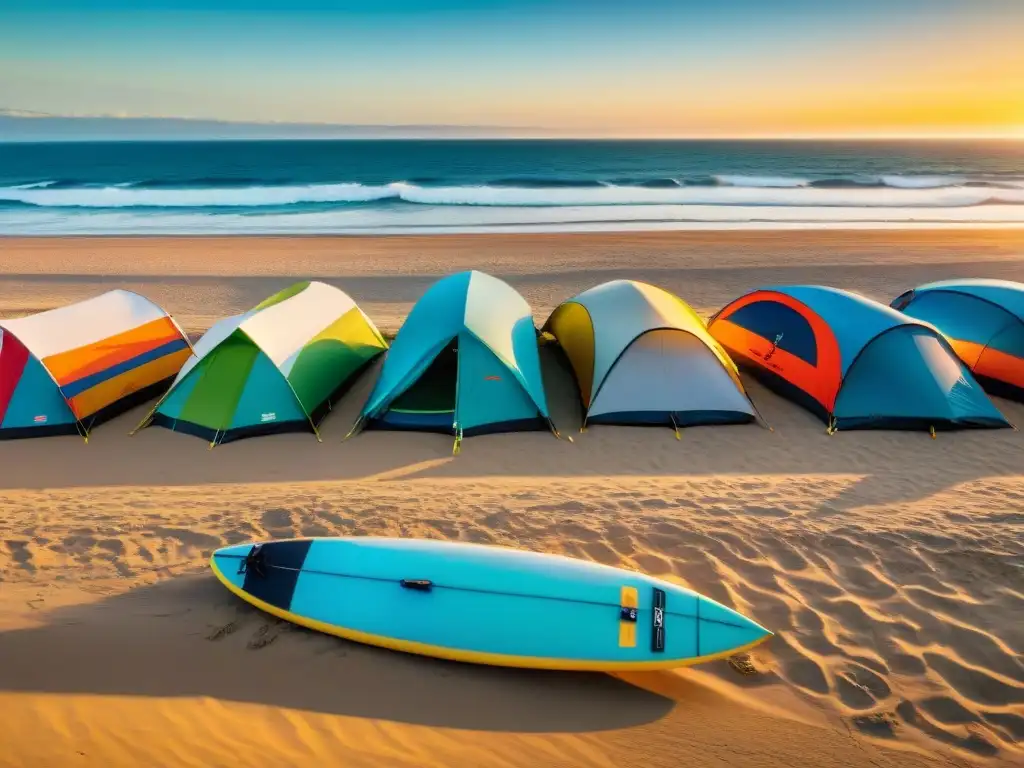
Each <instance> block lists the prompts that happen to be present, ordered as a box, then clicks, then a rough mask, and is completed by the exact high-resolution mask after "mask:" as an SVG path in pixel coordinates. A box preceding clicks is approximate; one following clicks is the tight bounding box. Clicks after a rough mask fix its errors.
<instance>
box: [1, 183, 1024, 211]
mask: <svg viewBox="0 0 1024 768" xmlns="http://www.w3.org/2000/svg"><path fill="white" fill-rule="evenodd" d="M195 181H202V182H205V183H204V184H196V185H195V186H172V185H171V184H169V183H168V182H160V183H154V182H129V183H125V184H116V185H115V184H110V185H106V186H86V185H82V184H78V185H70V184H68V183H67V182H66V181H61V180H56V181H45V182H34V183H27V184H21V185H18V186H10V187H4V188H0V205H2V204H8V205H10V204H20V205H25V206H36V207H42V208H107V209H115V208H193V209H209V208H214V209H215V208H233V209H240V208H248V209H261V208H281V207H288V206H303V205H307V206H308V205H318V206H322V205H328V206H341V205H350V204H359V203H374V202H387V201H396V202H405V203H410V204H415V205H432V206H501V207H517V208H518V207H560V206H642V205H686V206H694V205H700V206H719V205H725V206H778V207H853V208H890V207H894V208H895V207H898V208H935V207H942V208H962V207H970V206H978V205H988V204H1004V205H1024V181H1021V180H1012V181H1011V180H1001V181H999V182H992V181H975V182H973V183H971V184H965V183H958V182H960V180H958V179H954V178H952V177H924V176H920V177H907V176H899V177H893V176H884V177H880V178H879V180H877V181H876V180H871V179H862V180H861V181H858V180H856V179H852V178H851V179H845V180H840V179H831V180H829V179H820V180H816V181H812V180H807V179H797V178H787V177H754V176H717V177H714V181H713V183H706V182H705V183H697V182H695V183H690V182H685V181H677V180H674V179H660V180H658V179H655V180H646V181H635V182H633V183H631V184H617V183H613V182H599V183H594V182H575V183H574V182H571V181H564V182H561V183H553V182H555V181H556V180H542V179H535V180H531V181H526V182H525V183H523V180H520V181H519V183H516V180H514V179H502V180H497V181H496V182H494V183H489V184H484V185H477V186H460V185H444V184H437V185H431V184H426V183H419V184H414V183H409V182H403V181H397V182H392V183H389V184H379V185H374V184H360V183H337V184H304V185H296V184H280V185H273V184H271V185H268V184H259V185H256V184H252V183H251V180H232V183H223V180H222V183H218V184H216V185H214V184H211V183H210V181H212V180H209V179H203V180H195Z"/></svg>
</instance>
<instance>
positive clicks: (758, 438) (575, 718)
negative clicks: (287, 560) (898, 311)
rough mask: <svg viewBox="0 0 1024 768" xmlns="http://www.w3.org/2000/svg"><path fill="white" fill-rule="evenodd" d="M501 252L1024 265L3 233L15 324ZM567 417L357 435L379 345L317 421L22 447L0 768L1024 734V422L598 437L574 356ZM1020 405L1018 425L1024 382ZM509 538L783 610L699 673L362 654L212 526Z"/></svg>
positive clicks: (511, 759) (11, 480)
mask: <svg viewBox="0 0 1024 768" xmlns="http://www.w3.org/2000/svg"><path fill="white" fill-rule="evenodd" d="M471 267H472V268H478V269H482V270H484V271H488V272H491V273H492V274H495V275H497V276H499V277H502V278H504V279H506V280H508V281H509V282H510V283H511V284H512V285H514V286H515V287H516V288H517V289H519V290H520V291H521V292H522V293H523V294H524V295H525V296H526V297H527V299H529V300H530V302H531V304H532V305H533V307H534V310H535V313H536V319H537V321H538V323H540V322H543V320H544V318H545V317H546V316H547V313H548V312H549V311H550V310H551V309H552V308H553V307H554V306H555V305H556V304H557V303H558V302H559V301H561V300H563V299H565V298H568V297H569V296H571V295H572V294H574V293H576V292H577V291H579V290H582V289H584V288H587V287H590V286H592V285H595V284H597V283H599V282H602V281H604V280H608V279H613V278H618V277H627V276H628V277H634V278H637V279H642V280H647V281H650V282H654V283H657V284H659V285H662V286H664V287H666V288H668V289H670V290H673V291H675V292H677V293H679V294H680V295H681V296H683V297H684V298H686V299H687V300H688V301H690V303H691V304H692V305H693V306H694V307H696V308H698V310H699V311H702V312H704V313H705V314H708V313H710V312H712V311H714V310H716V309H718V308H719V307H721V306H722V305H723V304H724V303H726V302H727V301H729V300H730V299H732V298H735V297H736V296H738V295H739V294H741V293H743V292H745V291H747V290H750V289H752V288H755V287H757V286H760V285H763V284H771V283H796V282H815V283H825V284H830V285H836V286H840V287H845V288H850V289H854V290H858V291H861V292H863V293H865V294H867V295H869V296H872V297H874V298H877V299H880V300H884V301H888V300H890V299H891V298H892V297H893V296H895V295H897V294H898V293H900V292H902V291H904V290H906V289H908V288H911V287H913V286H915V285H918V284H920V283H922V282H926V281H928V280H933V279H939V278H943V277H955V276H985V277H1001V278H1009V279H1018V280H1022V279H1024V232H1014V231H944V232H923V231H922V232H896V231H890V232H764V233H757V232H744V233H722V232H719V233H710V232H709V233H663V234H642V235H640V234H628V235H605V234H602V235H543V236H541V235H537V236H534V235H517V236H490V235H488V236H458V237H455V236H452V237H423V238H326V237H323V238H320V237H318V238H211V239H202V238H153V239H148V238H120V239H109V238H106V239H105V238H67V239H43V238H40V239H0V316H3V317H9V316H14V315H18V314H23V313H26V312H30V311H38V310H43V309H47V308H50V307H52V306H56V305H58V304H61V303H64V302H67V301H72V300H77V299H81V298H85V297H88V296H90V295H94V294H96V293H99V292H101V291H103V290H107V289H109V288H112V287H117V286H120V287H126V288H131V289H133V290H137V291H140V292H142V293H145V294H146V295H148V296H150V297H151V298H153V299H154V300H156V301H158V302H159V303H161V304H162V305H163V306H165V307H166V308H167V309H168V310H170V311H171V312H172V313H173V314H174V315H175V317H176V318H177V319H178V320H179V321H180V322H181V323H182V324H183V326H184V327H185V328H186V329H187V330H189V331H190V332H194V333H197V332H200V331H202V330H203V329H204V328H206V327H208V326H209V325H210V323H212V322H213V321H214V320H215V319H217V318H219V317H221V316H223V315H227V314H232V313H235V312H238V311H241V310H244V309H247V308H249V307H250V306H251V305H253V304H255V303H257V302H258V301H260V300H261V299H263V298H265V297H266V296H267V295H269V294H271V293H273V292H274V291H276V290H278V289H280V288H282V287H284V286H286V285H288V284H289V283H290V282H292V281H294V280H299V279H308V278H317V279H322V280H326V281H329V282H332V283H334V284H336V285H338V286H339V287H341V288H343V289H345V290H346V291H348V292H349V293H351V294H352V296H353V297H354V298H355V299H356V300H357V301H359V302H360V304H361V305H362V306H363V308H364V309H365V310H366V311H367V312H368V313H369V314H370V316H371V317H373V318H374V320H375V321H377V323H378V324H379V325H380V326H381V328H382V329H383V330H385V331H394V330H396V329H397V327H398V325H399V324H400V322H401V319H402V317H403V316H404V314H405V313H406V312H407V311H408V309H409V307H410V306H411V304H412V302H413V301H415V299H416V298H417V297H418V296H419V295H420V294H421V293H422V292H423V290H425V288H426V287H427V286H428V285H429V284H430V283H431V282H432V281H433V280H435V279H436V278H438V277H440V276H441V275H443V274H446V273H448V272H451V271H455V270H459V269H465V268H471ZM544 363H545V379H546V383H547V384H548V386H549V392H550V396H551V400H552V409H553V414H554V417H555V420H556V422H557V424H558V426H559V427H560V429H561V430H562V432H563V433H564V434H565V435H571V436H572V437H573V442H571V443H570V442H569V441H568V440H558V439H555V438H554V437H553V436H552V435H550V434H547V433H529V434H510V435H493V436H485V437H474V438H470V439H467V440H466V441H465V442H464V443H463V448H462V453H461V454H460V455H459V456H457V457H453V456H452V455H451V454H452V441H451V439H450V438H446V437H443V436H438V435H424V434H408V433H383V432H371V433H365V434H361V435H359V436H358V437H356V438H354V439H352V440H349V441H347V442H343V437H344V436H345V434H346V433H347V431H348V428H349V426H350V425H351V423H352V421H353V419H354V418H355V415H356V414H357V412H358V410H359V407H360V405H361V404H362V399H363V398H365V397H366V395H367V394H368V391H369V387H370V386H371V385H372V377H373V375H374V371H373V370H371V371H369V372H368V373H367V374H366V376H364V377H363V379H362V380H361V381H360V382H359V384H358V386H356V387H355V388H354V389H353V390H352V391H351V392H350V393H349V394H348V395H346V397H345V399H344V400H343V401H342V402H341V403H340V404H339V406H338V407H337V409H336V410H335V412H333V413H332V414H331V415H330V417H329V418H328V419H327V421H326V422H325V424H324V430H323V442H322V443H318V442H317V440H316V439H315V437H313V436H312V435H311V434H296V435H280V436H271V437H263V438H259V439H252V440H245V441H240V442H238V443H232V444H228V445H224V446H220V447H218V448H216V449H215V450H212V451H210V450H207V446H206V444H204V443H203V442H202V441H200V440H197V439H196V438H193V437H189V436H187V435H180V434H174V433H171V432H168V431H167V430H162V429H158V428H152V429H147V430H144V431H142V432H140V433H139V434H138V435H136V436H135V437H128V436H127V432H128V431H129V430H130V429H132V428H133V427H134V426H135V424H136V423H137V422H138V421H139V420H140V419H141V417H142V415H143V412H144V409H137V410H135V411H133V412H132V413H129V414H125V415H124V416H121V417H119V418H117V419H115V420H114V421H112V422H110V423H108V424H105V425H102V426H101V427H99V428H97V429H96V431H95V432H94V433H93V435H92V437H91V438H90V440H89V442H88V444H85V443H84V442H83V441H82V440H81V439H79V438H70V437H68V438H51V439H45V440H44V439H40V440H26V441H8V442H2V443H0V766H8V765H11V766H27V767H28V766H31V767H33V768H34V767H36V766H65V765H81V766H137V765H147V766H150V765H151V766H165V765H166V766H179V765H180V766H186V765H187V766H193V765H194V766H231V767H232V768H239V767H241V766H250V765H252V766H264V765H274V766H293V765H295V766H299V765H338V766H346V767H348V766H403V767H404V766H410V767H411V766H439V767H440V766H445V767H447V766H459V767H461V766H467V767H470V766H501V767H502V768H513V767H516V766H529V767H530V768H534V767H536V766H607V767H608V768H613V767H615V766H631V765H637V766H644V767H645V768H658V767H660V766H681V765H693V766H758V767H759V768H765V767H771V766H780V767H781V766H786V767H788V766H792V765H801V766H851V765H873V766H879V767H881V766H886V767H887V766H893V767H895V766H900V767H901V768H904V767H907V768H917V767H919V766H920V767H921V768H924V767H928V766H939V765H965V764H970V765H974V764H979V765H1012V764H1018V765H1019V764H1020V762H1021V761H1022V760H1024V660H1022V653H1024V565H1022V563H1024V433H1021V432H1015V431H1011V430H1001V431H992V432H989V431H980V432H961V433H940V434H939V435H938V438H937V439H931V438H930V437H929V436H928V435H927V434H921V433H900V432H849V433H838V434H836V435H833V436H828V435H826V434H825V428H824V425H823V424H822V423H821V422H819V421H818V420H817V419H815V418H814V417H813V416H811V415H810V414H808V413H807V412H806V411H803V410H801V409H800V408H798V407H797V406H795V405H793V404H791V403H789V402H788V401H785V400H783V399H781V398H779V397H777V396H775V395H773V394H771V393H769V392H767V391H766V390H764V389H763V388H761V387H760V386H758V385H757V384H756V383H753V382H749V380H748V387H749V392H750V394H751V397H752V398H753V400H754V402H755V403H756V404H757V406H758V407H759V409H760V410H761V411H762V413H763V414H764V416H765V418H766V419H767V421H768V422H769V423H770V424H771V425H772V427H773V428H774V431H769V430H767V429H763V428H761V427H759V426H753V425H751V426H736V427H705V428H695V429H688V430H684V432H683V435H682V439H681V440H678V441H677V440H676V439H675V437H674V435H673V433H672V431H671V430H669V429H640V428H619V427H592V428H590V429H588V430H587V431H586V432H585V433H579V431H578V427H579V418H580V414H579V409H578V406H577V405H576V403H575V401H574V393H573V389H572V387H573V385H572V380H571V377H570V376H569V375H568V373H567V372H566V371H565V370H564V368H562V367H561V366H560V365H559V364H558V362H557V360H555V359H554V358H553V357H551V356H547V355H546V356H545V359H544ZM995 402H996V404H997V405H998V406H999V407H1000V408H1001V409H1002V410H1003V412H1004V413H1005V415H1006V416H1007V417H1008V418H1009V419H1010V420H1011V421H1013V422H1014V423H1016V424H1019V425H1024V405H1021V404H1013V403H1010V402H1008V401H1005V400H996V401H995ZM358 534H383V535H393V536H429V537H438V538H445V539H452V540H463V541H473V542H493V543H499V544H506V545H511V546H517V547H522V548H526V549H531V550H536V551H543V552H556V553H563V554H568V555H572V556H576V557H582V558H588V559H593V560H596V561H599V562H603V563H609V564H614V565H622V566H627V567H632V568H637V569H640V570H643V571H645V572H648V573H651V574H653V575H657V576H661V577H664V578H668V579H671V580H675V581H677V582H679V583H682V584H684V585H686V586H689V587H692V588H693V589H695V590H697V591H699V592H701V593H703V594H705V595H708V596H709V597H712V598H714V599H716V600H719V601H721V602H723V603H725V604H727V605H730V606H733V607H735V608H737V609H738V610H740V611H741V612H743V613H745V614H746V615H749V616H751V617H752V618H754V619H756V620H757V621H759V622H760V623H762V624H763V625H765V626H767V627H768V628H770V629H772V630H773V631H774V632H775V637H773V638H772V639H771V640H770V641H769V642H768V643H766V644H764V645H762V646H760V647H758V648H757V649H755V650H754V651H753V652H752V653H750V654H749V655H747V656H743V657H740V658H735V659H732V660H730V661H721V662H715V663H712V664H708V665H703V666H699V667H694V668H690V669H683V670H676V671H670V672H652V673H642V674H640V673H632V674H621V675H600V674H583V673H572V674H570V673H542V672H524V671H521V670H503V669H492V668H482V667H474V666H469V665H461V664H455V663H447V662H440V661H436V660H430V659H423V658H418V657H412V656H407V655H403V654H397V653H392V652H388V651H383V650H379V649H374V648H369V647H365V646H360V645H357V644H353V643H349V642H345V641H342V640H339V639H336V638H332V637H328V636H324V635H319V634H316V633H313V632H309V631H306V630H301V629H299V628H296V627H292V626H290V625H288V624H286V623H283V622H280V621H278V620H276V619H272V618H270V617H268V616H265V615H263V614H261V613H259V612H258V611H256V610H255V609H252V608H250V607H249V606H247V605H246V604H243V603H242V602H241V601H239V600H237V599H236V598H234V597H233V596H232V595H230V594H229V593H228V592H227V591H226V590H224V589H223V587H221V586H220V585H219V584H218V583H217V582H216V580H215V579H214V578H213V576H212V575H211V574H210V572H209V569H208V567H207V565H206V560H207V558H208V556H209V554H210V552H211V551H212V550H213V549H215V548H217V547H219V546H223V545H226V544H230V543H237V542H243V541H248V540H252V539H261V538H266V537H286V536H299V535H301V536H333V535H358Z"/></svg>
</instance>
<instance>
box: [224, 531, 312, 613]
mask: <svg viewBox="0 0 1024 768" xmlns="http://www.w3.org/2000/svg"><path fill="white" fill-rule="evenodd" d="M312 544H313V541H312V540H311V539H295V540H292V541H274V542H270V543H267V544H261V545H256V546H254V547H253V548H252V549H251V550H249V554H247V555H246V556H245V557H242V558H239V560H241V561H242V562H243V563H244V564H245V581H243V582H242V589H243V590H244V591H245V592H248V593H249V594H250V595H252V596H253V597H257V598H259V599H260V600H262V601H263V602H265V603H270V605H273V606H274V607H276V608H281V609H283V610H286V611H287V610H289V609H290V608H291V604H292V597H294V595H295V586H296V585H297V584H298V583H299V573H301V572H302V565H303V563H305V562H306V555H308V554H309V548H310V546H311V545H312ZM268 556H269V557H273V562H272V563H271V562H267V561H266V560H264V559H263V558H264V557H268ZM278 564H280V565H278ZM271 568H273V569H274V570H276V571H279V573H275V574H274V578H272V579H268V578H267V577H266V571H267V570H268V569H271Z"/></svg>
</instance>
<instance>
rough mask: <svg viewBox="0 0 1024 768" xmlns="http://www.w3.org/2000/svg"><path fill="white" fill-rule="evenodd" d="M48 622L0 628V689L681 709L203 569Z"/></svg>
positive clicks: (431, 712)
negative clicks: (446, 650) (315, 625)
mask: <svg viewBox="0 0 1024 768" xmlns="http://www.w3.org/2000/svg"><path fill="white" fill-rule="evenodd" d="M46 618H47V620H48V623H47V624H46V625H45V626H42V627H37V628H32V629H21V630H12V631H8V632H4V633H0V658H3V659H4V660H5V663H4V664H3V666H2V667H0V690H5V691H13V692H36V693H71V694H93V695H127V696H153V697H179V696H185V697H195V696H209V697H213V698H216V699H221V700H228V701H236V702H245V703H253V704H264V705H269V706H274V707H285V708H290V709H301V710H307V711H314V712H321V713H325V714H333V715H349V716H355V717H362V718H372V719H385V720H391V721H397V722H404V723H411V724H418V725H426V726H437V727H446V728H460V729H470V730H482V731H517V732H538V733H539V732H555V731H557V732H586V731H601V730H608V729H618V728H627V727H630V726H635V725H639V724H643V723H649V722H652V721H655V720H658V719H660V718H662V717H664V716H665V715H667V714H668V713H669V711H670V710H671V709H672V707H673V706H674V702H673V701H672V700H670V699H668V698H665V697H663V696H660V695H658V694H656V693H652V692H648V691H646V690H643V689H642V688H639V687H636V686H635V685H630V684H629V683H626V682H624V681H622V680H620V679H617V678H615V677H612V676H609V675H603V674H595V673H568V672H545V671H531V670H520V669H502V668H497V667H483V666H475V665H470V664H460V663H456V662H445V661H439V660H435V659H429V658H425V657H417V656H411V655H407V654H402V653H396V652H392V651H387V650H383V649H378V648H373V647H369V646H364V645H359V644H357V643H351V642H347V641H345V640H341V639H339V638H335V637H330V636H328V635H323V634H320V633H316V632H311V631H308V630H305V629H302V628H300V627H296V626H293V625H291V624H289V623H287V622H282V621H278V620H277V619H274V618H272V617H269V616H266V615H265V614H262V613H261V612H259V611H257V610H256V609H255V608H252V607H251V606H248V605H247V604H245V603H243V602H242V601H241V600H238V599H237V598H235V597H234V596H233V595H231V594H229V593H228V592H226V591H225V590H224V588H223V587H221V586H220V585H219V584H218V583H217V582H216V581H215V580H214V579H213V578H212V577H211V576H209V575H208V574H207V575H203V576H198V575H197V576H186V577H183V578H179V579H174V580H171V581H166V582H161V583H159V584H156V585H153V586H147V587H140V588H137V589H135V590H133V591H131V592H128V593H125V594H122V595H118V596H115V597H110V598H107V599H105V600H101V601H100V602H97V603H92V604H89V605H78V606H74V607H70V608H68V607H65V608H58V609H54V610H53V611H51V612H50V613H49V615H48V616H47V617H46ZM29 661H31V663H29ZM650 674H657V673H650ZM634 677H635V678H642V676H634ZM693 687H694V694H695V695H696V694H697V693H698V692H700V688H699V686H693ZM675 690H677V691H678V690H679V686H678V685H677V686H675Z"/></svg>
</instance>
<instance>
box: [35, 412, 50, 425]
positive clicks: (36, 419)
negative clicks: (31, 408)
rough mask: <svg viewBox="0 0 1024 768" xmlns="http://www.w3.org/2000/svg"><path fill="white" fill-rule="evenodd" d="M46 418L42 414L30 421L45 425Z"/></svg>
mask: <svg viewBox="0 0 1024 768" xmlns="http://www.w3.org/2000/svg"><path fill="white" fill-rule="evenodd" d="M47 418H48V417H47V416H46V414H45V413H44V414H43V415H42V416H36V417H34V418H33V419H32V421H33V422H35V423H36V424H45V423H46V420H47Z"/></svg>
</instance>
